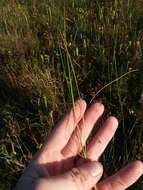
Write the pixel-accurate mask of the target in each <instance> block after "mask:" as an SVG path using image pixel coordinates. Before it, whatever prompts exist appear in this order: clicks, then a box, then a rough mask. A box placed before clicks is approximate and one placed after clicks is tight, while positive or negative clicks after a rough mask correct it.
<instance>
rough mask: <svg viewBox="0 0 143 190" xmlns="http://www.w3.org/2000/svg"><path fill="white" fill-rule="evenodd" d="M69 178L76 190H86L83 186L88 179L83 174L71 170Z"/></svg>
mask: <svg viewBox="0 0 143 190" xmlns="http://www.w3.org/2000/svg"><path fill="white" fill-rule="evenodd" d="M71 176H72V179H73V181H74V183H75V185H76V187H77V189H78V190H84V189H86V187H85V184H86V181H87V180H88V179H87V176H86V174H85V173H84V172H82V171H81V170H80V169H78V168H73V169H72V175H71Z"/></svg>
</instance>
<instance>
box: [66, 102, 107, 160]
mask: <svg viewBox="0 0 143 190" xmlns="http://www.w3.org/2000/svg"><path fill="white" fill-rule="evenodd" d="M103 111H104V106H103V104H101V103H95V104H92V105H91V106H90V107H89V108H88V109H87V111H86V112H85V114H84V116H83V119H82V120H81V121H80V122H79V124H78V127H77V128H76V130H75V131H74V132H73V134H72V136H71V138H70V140H69V142H68V143H67V145H66V146H65V148H64V149H63V150H62V153H63V155H64V156H66V157H71V156H75V155H77V154H78V153H79V152H80V151H81V149H82V148H83V146H84V145H85V143H86V140H87V138H88V136H89V135H90V133H91V131H92V129H93V127H94V125H95V123H96V122H97V120H98V119H99V117H100V116H101V115H102V114H103Z"/></svg>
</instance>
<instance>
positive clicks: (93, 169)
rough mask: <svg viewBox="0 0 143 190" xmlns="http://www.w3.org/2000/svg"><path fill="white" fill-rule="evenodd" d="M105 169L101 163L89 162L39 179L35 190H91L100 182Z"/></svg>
mask: <svg viewBox="0 0 143 190" xmlns="http://www.w3.org/2000/svg"><path fill="white" fill-rule="evenodd" d="M102 173H103V167H102V165H101V164H100V163H99V162H88V163H85V164H83V165H82V166H79V167H77V168H73V169H72V170H70V171H68V172H66V173H64V174H62V175H59V176H56V177H50V178H42V179H39V180H38V181H37V183H36V186H35V188H34V189H35V190H55V189H58V190H65V189H67V188H68V190H90V189H91V188H92V187H94V186H95V185H96V183H97V182H98V181H99V180H100V178H101V176H102Z"/></svg>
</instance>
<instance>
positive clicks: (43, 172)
mask: <svg viewBox="0 0 143 190" xmlns="http://www.w3.org/2000/svg"><path fill="white" fill-rule="evenodd" d="M103 111H104V106H103V105H102V104H100V103H94V104H92V105H91V106H90V107H89V108H88V109H86V102H85V101H84V100H82V99H80V100H78V101H76V103H75V106H74V108H73V109H71V110H70V111H69V112H68V113H67V114H66V116H65V117H64V118H63V120H62V121H60V122H59V124H58V125H57V127H56V128H55V130H54V131H53V133H52V135H51V136H50V138H49V139H48V140H47V141H46V142H45V144H44V145H43V147H42V148H41V149H40V150H39V151H38V152H37V154H36V155H35V157H34V158H33V160H32V161H31V163H30V165H29V166H28V167H27V168H26V170H25V172H24V174H23V175H22V176H21V178H20V180H19V182H18V184H17V187H16V190H56V189H58V190H65V189H68V190H91V189H92V188H93V189H95V190H124V189H126V188H128V187H129V186H130V185H132V184H133V183H134V182H135V181H136V180H137V179H138V178H139V177H140V176H141V175H142V174H143V163H142V162H140V161H133V162H131V163H130V164H128V165H127V166H126V167H124V168H123V169H121V170H120V171H118V172H117V173H116V174H114V175H113V176H110V177H107V178H106V179H103V180H102V181H100V182H98V181H99V180H100V178H101V177H102V173H103V167H102V165H101V164H100V163H99V162H98V160H99V158H100V156H101V154H102V153H103V152H104V150H105V148H106V146H107V145H108V143H109V141H110V140H111V139H112V137H113V136H114V134H115V131H116V129H117V127H118V121H117V119H116V118H114V117H109V118H108V119H107V121H106V122H105V123H104V124H103V126H102V127H101V128H100V129H99V130H98V132H97V134H96V136H95V137H94V138H93V140H92V141H91V142H90V143H89V144H88V145H87V146H86V154H85V156H86V159H83V158H81V157H79V156H78V155H79V154H80V153H81V151H82V150H83V147H84V146H85V144H86V140H87V138H88V136H89V135H90V133H91V130H92V129H93V127H94V125H95V123H96V122H97V120H98V119H99V118H100V116H101V115H102V114H103Z"/></svg>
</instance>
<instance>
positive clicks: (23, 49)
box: [0, 0, 143, 190]
mask: <svg viewBox="0 0 143 190" xmlns="http://www.w3.org/2000/svg"><path fill="white" fill-rule="evenodd" d="M142 3H143V2H142V0H140V1H133V0H128V1H123V0H111V1H108V2H107V1H103V0H102V1H97V0H95V1H92V0H91V1H87V0H79V1H75V0H69V1H65V0H60V1H58V0H40V1H35V0H29V1H20V0H12V1H8V0H5V1H3V0H1V1H0V126H1V128H0V137H1V140H0V141H1V143H0V160H1V162H0V163H1V170H0V177H1V184H0V189H3V190H5V189H12V188H13V187H14V184H15V183H16V181H17V179H18V177H19V175H20V174H21V172H22V170H23V168H24V167H25V165H26V164H27V163H28V161H29V160H30V159H31V158H32V155H33V154H34V153H35V152H36V151H37V149H39V148H40V147H41V145H42V143H43V142H44V139H45V137H46V136H47V135H48V134H50V133H51V130H52V128H53V127H54V125H55V123H56V122H57V121H58V120H59V118H61V117H62V116H63V115H64V112H66V110H67V109H68V108H69V105H74V101H75V99H77V98H79V97H83V98H84V99H85V100H86V101H87V102H88V103H91V102H92V101H95V100H98V101H102V102H103V103H104V104H105V105H106V113H105V115H104V117H103V119H101V121H100V122H99V124H98V126H100V124H101V123H102V122H103V120H105V119H106V117H107V116H109V115H111V114H113V115H115V116H117V117H118V119H119V121H120V126H119V129H118V133H117V134H116V136H115V137H114V139H113V141H112V143H111V144H110V145H109V146H108V148H107V150H106V152H105V154H104V156H103V157H102V161H103V164H104V165H105V175H110V174H111V173H113V172H115V171H116V170H117V169H119V168H120V167H121V166H122V165H124V164H126V163H127V162H128V161H129V160H132V159H137V158H138V159H141V160H142V159H143V151H142V147H143V141H142V140H143V139H142V136H143V130H142V105H143V103H142V102H143V100H142V98H141V97H142V96H141V95H142V93H143V75H142V66H143V61H142V60H143V59H142V58H143V54H142V53H143V40H142V37H143V25H142V21H143V9H142V7H141V5H142ZM61 108H62V109H61ZM97 128H98V127H97ZM95 132H96V130H95ZM93 133H94V131H93ZM79 140H80V139H79ZM85 154H86V149H85V150H84V155H85ZM140 187H141V182H138V183H137V184H136V185H135V186H133V189H140Z"/></svg>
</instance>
